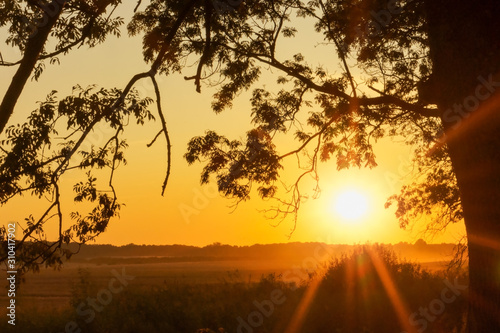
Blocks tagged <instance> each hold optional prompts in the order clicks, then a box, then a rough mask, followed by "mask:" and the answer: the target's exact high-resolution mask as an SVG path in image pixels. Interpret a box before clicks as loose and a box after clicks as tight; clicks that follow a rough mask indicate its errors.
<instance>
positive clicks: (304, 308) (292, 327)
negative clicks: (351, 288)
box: [285, 276, 323, 333]
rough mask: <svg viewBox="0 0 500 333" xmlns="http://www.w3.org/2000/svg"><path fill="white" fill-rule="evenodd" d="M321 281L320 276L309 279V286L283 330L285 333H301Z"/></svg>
mask: <svg viewBox="0 0 500 333" xmlns="http://www.w3.org/2000/svg"><path fill="white" fill-rule="evenodd" d="M322 280H323V277H322V276H318V277H315V278H314V279H311V281H310V282H309V285H308V286H307V289H306V292H305V293H304V296H303V297H302V299H301V300H300V303H299V304H298V306H297V308H296V309H295V312H294V314H293V316H292V319H291V321H290V324H288V327H287V328H286V330H285V333H297V332H300V331H301V329H302V325H303V324H304V321H305V319H306V316H307V314H308V312H309V309H310V306H311V303H312V301H313V300H314V297H315V296H316V293H317V291H318V287H319V286H320V284H321V281H322Z"/></svg>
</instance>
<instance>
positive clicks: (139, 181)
mask: <svg viewBox="0 0 500 333" xmlns="http://www.w3.org/2000/svg"><path fill="white" fill-rule="evenodd" d="M126 15H127V14H126V13H125V12H124V13H122V16H126ZM303 24H304V23H301V26H302V25H303ZM0 33H1V31H0ZM315 38H317V37H315V36H313V32H312V30H311V29H310V28H308V29H301V28H300V27H299V36H298V40H296V41H294V48H295V49H296V45H301V49H300V50H297V51H295V50H293V48H290V47H287V45H284V47H283V50H291V51H292V53H296V52H302V53H303V54H304V55H305V56H306V59H308V58H309V59H312V58H310V57H308V56H313V57H314V61H317V63H321V64H325V63H329V62H332V63H335V61H336V60H335V58H334V57H333V56H332V55H333V54H334V52H333V50H332V49H328V47H326V46H322V47H320V46H315V45H316V44H315V43H313V42H311V41H314V39H315ZM2 39H3V40H4V39H5V38H4V35H2ZM288 46H289V45H288ZM284 53H285V52H284ZM2 55H3V57H4V59H5V60H6V61H12V60H17V59H18V58H19V54H17V53H16V52H14V51H13V50H10V49H7V48H2ZM287 55H288V54H283V56H282V57H286V56H287ZM60 61H61V64H60V65H47V68H46V70H45V72H44V73H43V75H42V77H41V78H40V80H39V81H38V82H35V81H32V82H29V83H28V84H27V86H26V87H25V90H24V92H23V94H22V95H21V99H20V101H19V103H18V105H17V108H16V110H15V115H14V117H13V119H11V122H10V124H13V123H15V122H22V121H24V119H25V118H26V116H27V115H28V114H29V112H31V111H32V110H33V109H35V108H36V103H35V102H36V101H41V100H44V98H45V96H46V95H47V94H48V93H49V92H50V91H51V90H57V91H58V96H59V97H60V98H62V97H64V96H66V95H68V94H70V93H71V87H72V86H74V85H76V84H79V85H81V86H83V87H85V86H87V85H90V84H97V85H98V86H99V87H105V88H112V87H118V88H123V87H124V86H125V85H126V83H127V82H128V81H129V80H130V78H131V77H132V76H133V75H134V74H136V73H139V72H143V71H145V70H147V69H148V65H147V64H145V63H144V62H143V59H142V54H141V40H140V38H128V37H127V36H126V34H124V36H123V37H122V38H120V39H117V38H109V40H108V41H107V42H106V43H104V44H103V45H100V46H98V47H96V48H94V49H86V48H84V47H83V48H80V49H77V50H73V51H72V52H71V53H70V54H69V55H67V56H61V57H60ZM313 63H314V62H313ZM14 70H15V69H14V68H0V72H1V77H2V80H0V93H1V94H2V96H3V93H4V92H5V90H6V89H7V86H8V84H9V83H10V78H11V77H12V74H13V73H14ZM194 70H195V69H194V68H189V69H188V71H189V72H186V73H183V75H184V74H185V75H189V74H192V73H191V72H192V71H194ZM278 75H279V73H278V72H277V71H273V72H272V73H267V74H266V75H265V80H269V81H265V80H264V81H263V80H261V81H260V82H259V83H258V86H259V85H260V86H262V85H267V86H271V85H273V84H274V81H271V80H270V78H273V77H274V78H275V77H277V76H278ZM158 81H159V84H160V89H161V92H162V102H163V105H162V106H163V109H164V112H165V114H166V118H167V123H168V128H169V132H170V135H171V139H172V144H173V150H172V156H173V162H172V175H171V179H170V182H169V185H168V187H167V190H166V192H165V196H164V197H162V196H161V195H160V192H161V184H162V181H163V177H164V173H165V167H166V158H167V157H166V145H165V143H164V142H163V141H161V140H160V139H161V138H160V139H159V140H158V142H157V143H156V144H155V145H154V146H153V147H151V148H146V144H147V143H148V142H150V141H151V139H152V138H153V137H154V135H155V134H156V133H157V131H158V130H159V129H160V124H159V123H158V122H157V123H150V124H146V125H145V126H144V127H139V126H136V125H131V126H130V127H129V128H128V129H127V132H128V135H127V141H128V143H129V145H130V147H129V149H128V151H127V152H126V157H127V160H128V165H127V166H123V167H121V168H120V169H118V171H117V173H116V175H115V177H116V178H115V180H116V189H117V192H118V199H119V201H120V202H122V203H125V204H126V206H125V207H123V208H122V210H121V213H120V215H121V218H120V219H115V220H113V221H112V222H111V224H110V226H109V228H108V230H107V231H106V232H105V233H104V234H103V235H101V236H100V237H99V239H98V243H111V244H117V245H124V244H128V243H136V244H189V245H201V246H202V245H207V244H210V243H213V242H221V243H227V244H234V245H250V244H254V243H282V242H287V241H302V242H308V241H322V242H328V243H364V242H366V241H371V242H384V243H396V242H400V241H407V242H414V241H415V240H416V239H418V238H419V237H421V234H420V233H419V231H420V230H421V226H422V225H423V222H422V223H420V224H417V225H416V226H415V228H414V230H413V231H405V230H401V229H400V228H399V226H398V223H397V220H396V219H395V217H394V208H392V209H384V203H385V201H386V198H387V197H388V196H390V195H391V194H395V193H397V191H398V189H399V187H400V186H401V185H402V184H403V182H404V181H405V179H406V180H407V178H405V176H406V175H408V173H409V171H410V170H409V159H410V157H409V156H410V148H409V147H407V146H404V145H403V144H401V143H397V142H392V141H391V140H389V139H385V140H383V141H381V142H380V143H379V144H377V145H376V146H375V154H376V155H377V158H378V159H377V163H378V167H377V168H375V169H373V170H368V169H367V170H364V169H362V170H357V169H355V170H347V171H341V172H338V171H337V170H336V166H335V163H334V161H331V162H329V163H324V164H321V165H320V186H321V189H322V193H321V196H320V198H319V199H316V200H312V199H310V200H308V201H307V202H305V203H304V204H303V205H302V208H301V210H300V212H299V220H298V225H297V229H296V231H295V232H294V234H293V235H292V237H291V238H290V239H289V238H288V235H289V233H290V230H291V228H292V226H293V221H292V220H291V219H290V220H285V221H283V222H282V223H281V224H280V225H279V226H275V224H276V223H277V222H278V221H275V220H268V219H266V218H265V216H264V214H263V213H262V212H260V210H263V209H266V208H270V207H271V205H272V202H269V201H262V200H260V199H259V198H258V197H256V196H254V197H253V199H252V200H250V201H248V202H245V203H242V204H240V205H239V207H238V208H237V209H236V210H234V211H233V208H231V207H229V206H231V205H232V203H233V202H232V201H230V200H228V199H224V198H221V197H219V195H218V194H217V193H216V192H215V191H214V186H213V185H212V186H208V187H207V186H204V187H202V186H200V185H199V176H200V171H201V168H202V165H200V164H196V165H194V166H188V165H187V163H186V162H185V160H184V159H183V158H182V155H183V154H184V153H185V151H186V147H187V142H188V140H189V139H190V138H192V137H193V136H197V135H202V134H204V132H205V131H206V130H208V129H211V130H216V131H218V132H219V133H220V134H224V135H226V136H228V137H229V138H232V139H237V138H242V137H244V136H245V132H246V131H247V130H249V129H250V128H251V125H250V104H249V102H248V96H249V95H248V94H242V95H241V96H240V97H239V98H238V100H237V101H236V102H235V104H234V107H233V109H232V110H229V111H226V112H224V113H222V114H220V115H216V114H214V113H213V112H212V111H211V109H210V103H211V100H212V99H211V95H212V94H213V93H214V91H215V90H214V89H210V88H208V87H204V88H203V91H202V94H198V93H196V91H195V87H194V84H193V82H192V81H184V79H183V77H182V76H181V75H172V76H170V77H160V78H159V79H158ZM136 88H137V89H138V90H139V91H140V92H141V93H142V94H147V95H150V96H153V91H152V86H151V84H150V82H149V81H145V80H144V81H141V82H139V83H138V84H137V85H136ZM102 132H104V134H106V130H105V128H101V130H100V131H99V130H98V131H95V132H94V133H93V134H92V135H91V140H93V141H94V142H95V143H99V142H102V140H104V139H103V135H102V134H103V133H102ZM108 134H109V133H108ZM287 163H289V164H290V165H294V163H295V161H293V160H291V161H290V162H287ZM295 164H296V163H295ZM83 178H84V175H83V174H82V173H72V174H70V175H68V176H67V177H66V178H65V184H66V185H67V186H65V187H64V190H63V191H64V192H63V196H64V195H66V198H67V200H66V201H65V202H64V206H63V210H64V213H65V214H66V215H69V213H70V212H71V211H74V210H75V209H77V207H76V206H75V204H74V203H73V202H72V201H71V197H72V195H73V194H72V193H71V192H72V191H71V183H72V182H75V181H76V180H77V179H78V180H81V179H83ZM291 181H292V179H290V182H291ZM308 186H309V188H308ZM308 186H306V184H305V185H304V187H303V191H305V192H308V193H310V194H311V195H312V193H313V191H312V190H313V184H312V183H311V184H309V185H308ZM353 189H355V190H356V191H357V192H359V193H361V194H362V195H363V196H365V198H366V201H367V211H366V214H365V215H364V216H363V217H362V218H360V219H358V220H357V221H354V222H353V221H351V222H349V221H346V220H345V219H344V218H342V217H341V216H339V214H338V211H337V210H336V209H334V206H335V199H336V198H337V197H338V196H339V195H341V194H342V193H345V192H346V191H349V190H353ZM44 200H45V199H41V200H36V199H33V198H29V197H24V198H18V199H15V200H12V202H9V203H8V204H7V205H5V206H3V207H1V208H0V224H6V223H7V222H10V221H18V222H22V221H23V220H24V218H25V217H27V216H28V215H29V214H30V213H33V214H34V215H35V214H36V212H38V211H40V210H41V209H43V207H44V206H43V205H44V204H46V202H44ZM35 216H37V215H35ZM424 222H425V221H424ZM66 223H70V220H69V217H68V219H67V222H66ZM47 231H48V232H50V231H51V229H50V228H48V229H47ZM463 232H464V230H463V226H462V225H456V226H453V227H452V228H449V229H448V231H447V233H446V234H443V235H438V236H436V237H435V238H433V239H429V241H433V242H443V241H446V242H454V241H456V240H457V239H459V238H460V237H461V235H462V234H463Z"/></svg>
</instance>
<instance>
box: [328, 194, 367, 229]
mask: <svg viewBox="0 0 500 333" xmlns="http://www.w3.org/2000/svg"><path fill="white" fill-rule="evenodd" d="M368 206H369V204H368V199H367V197H366V195H364V194H363V193H362V192H360V191H358V190H354V189H350V190H346V191H343V192H341V193H339V194H338V195H337V197H336V198H335V202H334V207H333V208H334V212H335V214H337V215H338V216H339V217H341V218H342V219H343V220H345V221H346V222H349V223H358V222H360V221H361V220H362V219H363V218H364V217H365V215H366V214H367V212H368Z"/></svg>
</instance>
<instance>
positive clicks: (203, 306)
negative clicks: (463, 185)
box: [0, 246, 466, 333]
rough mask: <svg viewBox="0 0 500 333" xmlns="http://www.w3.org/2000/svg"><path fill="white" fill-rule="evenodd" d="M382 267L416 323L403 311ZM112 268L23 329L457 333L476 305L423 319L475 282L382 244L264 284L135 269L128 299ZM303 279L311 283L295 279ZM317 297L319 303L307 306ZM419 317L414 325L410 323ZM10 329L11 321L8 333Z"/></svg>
mask: <svg viewBox="0 0 500 333" xmlns="http://www.w3.org/2000/svg"><path fill="white" fill-rule="evenodd" d="M380 263H382V264H383V265H382V267H384V268H383V270H385V272H387V274H388V276H390V281H389V282H390V284H392V286H393V288H394V290H397V294H398V295H399V297H400V298H401V300H402V302H403V303H404V304H405V305H406V308H407V312H406V313H405V316H408V317H404V316H403V317H401V316H398V315H397V312H396V311H395V310H394V306H393V304H394V302H393V301H391V298H390V297H389V296H388V293H387V283H388V282H387V281H384V279H382V278H381V276H383V273H382V274H381V273H380V269H381V268H380V267H381V265H380ZM110 269H111V268H110V267H107V272H108V275H105V274H103V275H98V278H96V277H95V276H94V271H92V272H90V270H86V269H80V270H79V271H77V274H76V276H74V278H73V283H72V287H71V288H70V291H69V293H70V296H69V299H70V302H69V303H70V306H66V307H61V308H59V309H58V310H51V311H43V310H42V309H40V308H30V309H29V308H27V307H25V308H24V309H23V310H20V311H21V312H20V313H19V314H18V318H19V320H18V323H17V325H16V330H15V331H16V332H40V333H45V332H47V333H59V332H65V329H66V328H67V327H69V328H70V330H69V331H70V332H78V329H81V332H85V333H86V332H88V333H114V332H117V333H118V332H120V333H126V332H131V333H132V332H134V333H141V332H148V333H154V332H176V333H183V332H186V333H202V332H203V333H205V332H210V333H213V332H217V333H220V332H231V333H233V332H237V333H271V332H285V331H286V329H287V327H288V325H290V323H291V322H294V320H296V319H298V318H300V319H301V320H299V321H298V323H299V324H300V325H299V326H297V328H298V330H297V331H296V332H300V333H320V332H326V333H328V332H332V333H344V332H345V333H392V332H394V333H400V332H402V331H403V328H404V325H409V326H410V327H412V328H414V329H416V330H420V329H421V330H422V332H423V331H426V332H443V333H444V332H446V333H450V332H460V330H461V329H462V323H463V318H464V313H465V306H466V302H465V298H464V297H463V296H460V297H456V299H455V300H454V301H453V302H450V303H446V304H445V309H444V310H443V311H441V309H438V310H440V311H439V315H432V313H431V315H432V317H429V318H431V319H432V320H430V319H425V317H423V316H422V315H421V314H420V312H419V311H420V309H425V308H429V305H430V304H434V305H435V304H437V303H436V301H434V300H436V299H439V298H440V297H441V295H442V290H443V289H444V288H446V284H445V283H444V281H445V280H446V279H447V280H448V281H452V282H453V281H454V279H455V278H458V279H459V280H460V281H462V282H463V281H465V280H466V277H465V276H464V275H463V274H461V273H460V272H454V273H449V272H448V273H445V272H429V271H426V270H423V269H422V268H421V267H420V266H419V265H417V264H415V263H410V262H406V261H402V260H400V259H398V258H397V257H396V255H395V254H394V253H393V252H391V251H389V250H388V249H387V248H384V247H382V246H360V247H358V248H357V249H356V250H355V251H354V252H353V253H350V254H346V255H343V256H341V257H339V258H337V259H335V260H332V261H331V262H329V263H327V264H325V265H324V267H321V268H318V269H317V270H316V272H314V273H311V272H308V273H306V272H295V273H293V274H295V275H294V276H290V275H288V276H282V275H280V274H274V273H266V274H263V275H262V276H261V278H260V279H259V280H258V281H255V280H254V279H249V278H248V275H247V273H248V272H244V273H241V272H238V271H230V272H229V273H227V272H226V273H224V275H217V277H215V276H214V275H212V276H211V275H206V277H207V276H211V277H212V278H211V279H208V280H207V281H203V282H202V280H201V279H202V275H203V274H207V272H212V271H210V270H201V271H200V275H199V276H198V277H197V278H195V279H187V280H185V279H182V278H179V277H177V278H175V279H174V278H172V279H157V278H158V277H156V278H155V280H154V283H153V282H152V281H149V282H150V283H146V281H148V280H147V279H148V277H149V279H153V278H154V276H155V272H147V271H143V272H142V274H137V273H139V272H136V271H133V270H131V272H132V273H127V274H132V275H137V277H136V278H135V279H134V280H131V281H130V284H127V285H126V286H123V288H122V289H121V290H120V291H118V290H117V289H119V288H118V287H120V285H119V284H118V283H114V284H112V285H110V283H109V281H110V280H111V279H113V276H112V275H109V271H110ZM115 269H116V270H117V271H119V270H120V268H119V267H116V268H115ZM219 273H220V272H219ZM299 273H301V274H299ZM298 276H301V277H304V276H305V278H303V279H302V280H300V281H299V280H298V279H294V277H298ZM140 278H142V282H140V283H139V282H138V280H139V279H140ZM160 280H163V281H161V282H160ZM292 281H294V282H292ZM115 282H116V281H115ZM110 290H112V292H111V291H110ZM110 295H111V298H110V297H109V296H110ZM307 295H309V296H311V295H312V297H307ZM89 299H90V301H89ZM99 299H100V301H99ZM307 299H309V300H310V302H305V303H304V300H307ZM92 300H95V301H93V302H94V303H92ZM433 301H434V303H433ZM96 302H97V303H96ZM92 304H94V305H95V304H97V306H95V307H93V306H92ZM443 304H444V303H443ZM301 308H304V309H305V310H306V311H299V309H301ZM434 311H435V312H436V311H437V310H434ZM415 313H416V315H414V316H413V321H411V318H410V317H409V316H410V315H411V314H415ZM423 320H426V322H425V323H424V321H423ZM68 323H70V324H68ZM412 324H413V325H412ZM424 324H425V328H424ZM67 325H69V326H67ZM8 329H9V327H8V325H7V324H6V321H2V322H1V323H0V331H2V332H8Z"/></svg>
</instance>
